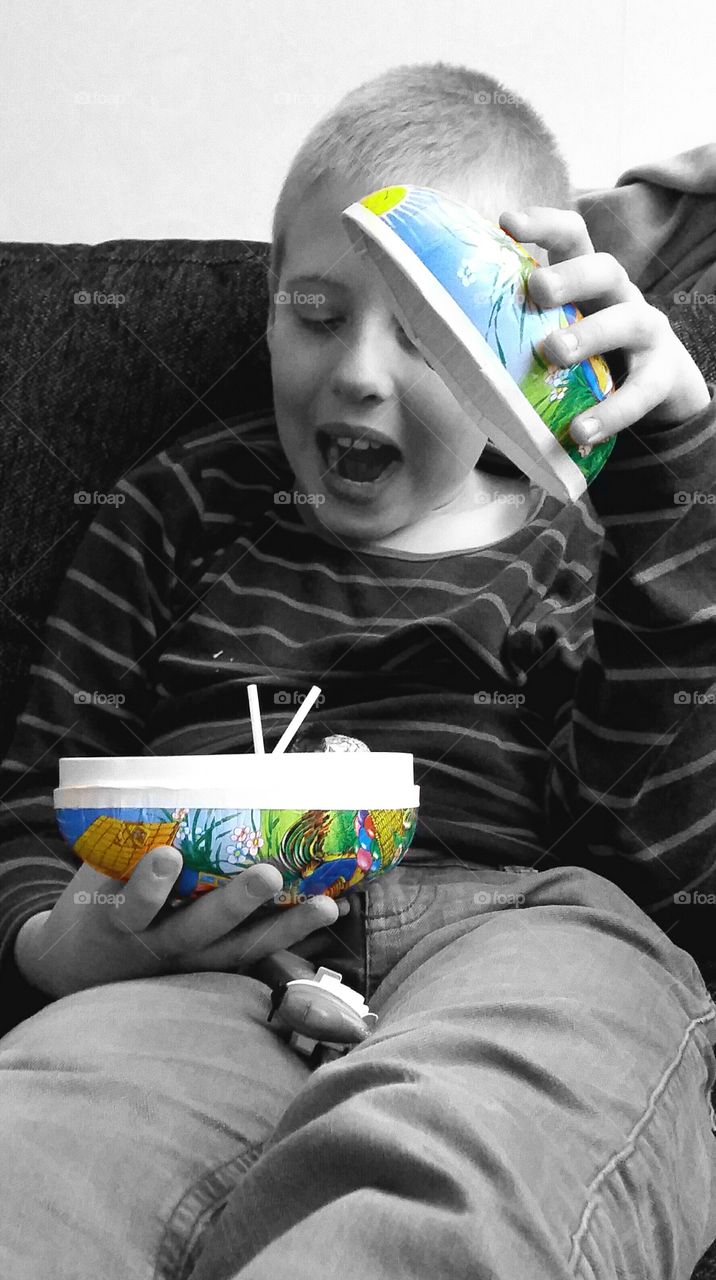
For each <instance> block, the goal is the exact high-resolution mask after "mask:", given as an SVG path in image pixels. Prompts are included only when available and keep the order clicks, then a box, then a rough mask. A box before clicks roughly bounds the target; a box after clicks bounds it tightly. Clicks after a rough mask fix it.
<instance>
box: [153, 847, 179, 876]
mask: <svg viewBox="0 0 716 1280" xmlns="http://www.w3.org/2000/svg"><path fill="white" fill-rule="evenodd" d="M176 869H177V860H176V858H173V857H172V855H171V854H170V853H157V854H155V856H154V857H153V858H152V871H153V872H154V874H155V876H156V877H157V879H163V878H164V876H171V875H174V874H175V873H176Z"/></svg>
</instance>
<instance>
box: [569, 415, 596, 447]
mask: <svg viewBox="0 0 716 1280" xmlns="http://www.w3.org/2000/svg"><path fill="white" fill-rule="evenodd" d="M601 430H602V428H601V424H600V423H599V422H598V421H597V419H596V418H581V419H580V421H579V422H573V423H572V425H571V427H570V428H569V433H570V435H571V437H572V439H573V440H576V441H577V444H589V443H590V442H592V441H594V440H596V438H597V436H599V435H601Z"/></svg>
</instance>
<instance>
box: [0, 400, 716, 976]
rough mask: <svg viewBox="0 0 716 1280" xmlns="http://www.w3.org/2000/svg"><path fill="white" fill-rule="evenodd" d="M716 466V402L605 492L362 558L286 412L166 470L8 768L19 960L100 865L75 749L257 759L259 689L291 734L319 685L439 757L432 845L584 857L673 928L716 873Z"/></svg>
mask: <svg viewBox="0 0 716 1280" xmlns="http://www.w3.org/2000/svg"><path fill="white" fill-rule="evenodd" d="M710 390H711V393H712V396H713V392H714V388H713V387H710ZM712 474H716V418H715V415H714V410H713V405H712V406H710V407H709V409H708V410H706V411H704V413H703V414H701V415H699V416H698V418H697V419H694V420H692V421H691V422H689V423H683V424H680V425H678V426H673V427H671V428H668V429H666V428H665V429H662V430H660V431H659V433H658V434H656V433H653V432H652V433H650V435H649V439H648V446H647V444H646V441H645V442H644V443H643V444H642V442H641V441H640V439H639V435H638V432H636V431H632V432H625V433H624V435H623V437H622V438H620V439H619V441H618V443H617V446H616V448H615V450H614V454H613V456H612V459H611V460H610V463H609V464H608V466H607V467H606V468H605V469H604V471H603V472H602V473H601V474H600V476H599V477H598V478H597V480H595V481H594V483H593V484H592V485H591V486H590V489H589V490H588V492H587V494H585V495H584V496H583V497H582V498H581V499H580V500H579V501H578V502H576V503H573V504H566V505H563V504H561V503H558V502H557V501H556V500H554V499H551V498H549V497H547V496H545V498H544V501H543V502H542V503H541V505H540V506H539V508H538V511H537V513H536V515H535V516H534V517H533V519H532V520H531V521H530V522H529V523H528V524H527V525H526V526H525V527H524V528H523V529H520V530H518V531H517V532H516V533H514V534H513V535H511V537H510V538H508V539H505V540H503V541H502V542H501V543H499V544H498V545H496V546H494V547H484V548H481V549H476V550H468V551H462V552H456V553H444V554H441V555H437V556H427V555H408V554H403V553H391V552H384V553H380V554H378V553H375V552H364V551H361V552H360V553H358V552H354V551H352V550H351V549H350V548H348V547H344V546H342V545H340V543H337V544H334V543H333V542H330V541H328V540H325V539H323V538H321V537H320V536H319V535H318V534H317V533H316V532H315V530H314V529H313V528H312V527H309V525H308V524H307V523H305V522H304V520H303V519H302V517H301V511H300V505H299V503H297V502H295V501H291V502H285V501H283V500H281V501H279V502H278V503H276V502H274V497H275V495H276V493H277V492H279V491H282V492H283V493H284V494H285V493H291V494H293V477H292V474H291V471H290V468H289V466H288V463H287V461H286V459H285V457H284V455H283V453H282V451H281V448H280V445H279V443H278V438H277V433H276V427H275V421H274V419H273V415H272V414H271V413H268V412H267V413H264V414H261V415H258V414H257V415H243V416H242V417H241V418H237V419H233V420H231V421H230V422H227V423H226V424H224V425H217V426H212V427H210V428H206V427H205V428H202V429H200V430H197V431H195V432H193V433H192V434H191V435H189V436H187V437H185V438H184V439H183V440H181V441H179V442H177V443H176V444H174V445H172V446H171V447H170V448H167V449H165V450H162V451H161V452H160V453H159V454H157V455H156V456H155V457H153V458H151V459H149V460H147V461H146V462H144V463H142V464H141V465H140V466H139V467H137V468H136V469H135V470H134V471H133V472H130V473H129V475H128V476H126V477H124V478H123V479H122V480H121V481H119V483H118V486H117V489H118V491H121V492H122V493H123V494H124V498H125V501H124V503H123V504H122V505H117V506H112V505H110V504H107V505H106V506H105V507H103V508H102V510H101V511H100V513H99V514H98V515H97V517H96V518H95V520H94V521H93V522H92V524H91V525H90V527H89V529H88V531H87V533H86V535H85V538H84V540H83V542H82V544H81V545H80V548H79V550H78V552H77V553H76V556H75V558H74V560H73V563H72V565H71V567H70V569H69V571H68V573H67V576H66V579H65V581H64V583H63V584H62V587H61V590H60V592H59V596H58V598H57V599H56V601H55V604H54V607H53V611H52V614H51V615H50V617H49V618H48V619H47V623H46V626H45V633H44V641H45V647H44V648H43V650H42V652H41V655H40V658H39V660H38V661H37V662H36V663H35V665H34V666H33V667H32V685H31V694H30V698H29V702H28V705H27V706H26V707H25V708H24V709H23V711H22V713H21V714H20V715H19V717H18V720H17V723H16V726H15V735H14V738H13V741H12V743H11V745H10V747H9V749H8V754H7V757H6V759H5V760H4V761H3V762H2V767H1V768H0V966H2V965H8V966H9V965H11V949H12V942H13V940H14V936H15V934H16V932H17V929H18V928H19V925H20V923H21V922H22V920H23V919H26V918H27V917H28V915H29V914H32V911H33V910H34V909H37V910H40V909H45V906H46V905H47V904H48V902H49V903H51V901H52V900H54V898H56V896H57V895H58V894H59V893H60V892H61V889H62V887H63V885H64V884H66V883H68V881H69V879H70V878H71V876H72V874H73V872H74V869H75V868H76V866H77V860H76V858H75V856H74V855H73V854H72V853H71V852H70V851H69V850H67V849H66V848H65V846H64V845H63V843H62V841H61V839H60V838H59V836H58V833H57V830H56V827H55V824H54V817H53V813H52V791H53V789H54V787H55V786H56V785H57V766H58V760H59V758H60V757H62V756H72V755H152V754H156V755H172V754H175V755H184V754H188V753H192V752H195V753H197V754H204V755H205V754H220V753H224V752H235V753H239V754H240V753H243V752H245V751H249V750H251V749H252V734H251V725H250V718H249V714H248V701H247V694H246V688H247V684H248V683H250V682H253V683H256V684H257V685H258V689H259V698H260V703H261V709H262V721H263V730H264V737H265V740H266V747H267V750H270V749H271V747H272V746H273V745H274V744H275V742H276V741H277V740H278V738H279V737H280V736H281V734H282V733H283V731H284V729H285V728H286V726H287V725H288V724H289V722H290V721H291V719H292V718H293V716H294V714H295V711H296V709H297V706H298V701H297V696H298V695H303V694H305V693H306V692H307V691H308V689H309V688H310V686H311V685H312V684H318V685H319V686H320V688H321V691H322V699H321V702H320V704H319V706H317V707H315V708H314V710H313V711H312V713H311V715H310V717H309V719H310V721H311V722H312V723H314V724H316V725H320V726H321V728H323V729H324V730H325V732H326V733H329V732H341V733H347V734H350V735H352V736H354V737H357V738H360V739H362V740H363V741H364V742H365V743H366V744H367V745H368V746H369V747H370V748H371V749H372V750H381V751H408V752H411V753H412V754H413V757H414V764H415V780H416V782H417V783H418V785H419V786H420V788H421V808H420V814H419V822H418V829H417V832H416V837H415V841H414V844H413V846H412V848H411V850H410V851H409V853H408V855H407V856H408V858H409V859H410V858H411V856H413V857H415V858H416V859H418V858H420V857H421V856H422V857H428V856H429V857H430V858H442V859H444V860H446V861H449V860H451V859H454V860H457V861H459V862H461V863H471V862H472V863H486V864H490V865H503V864H510V865H515V864H520V863H522V864H523V865H536V866H538V867H540V868H545V869H546V868H547V867H549V866H552V865H556V864H559V863H576V864H578V865H584V866H588V867H591V868H592V869H594V870H597V871H598V872H599V874H602V875H606V876H609V877H610V878H612V879H614V880H615V882H616V883H618V884H621V885H622V887H623V888H625V889H626V891H627V892H629V893H630V894H631V895H632V896H633V897H634V898H635V899H636V900H637V901H639V902H640V903H641V904H642V905H643V906H644V907H645V908H646V909H647V910H650V911H652V912H653V913H654V914H655V915H656V916H657V918H659V919H660V920H670V919H671V915H670V914H669V913H670V912H671V911H672V907H673V897H674V894H675V893H678V891H679V890H681V889H685V890H688V889H689V888H690V887H694V886H698V887H699V888H700V889H702V890H703V889H704V887H706V888H708V887H709V886H711V887H716V886H714V885H713V879H714V877H713V865H714V861H716V839H715V836H716V819H715V818H714V800H713V796H714V795H715V794H716V697H712V698H711V700H709V691H710V690H711V689H712V687H713V689H714V690H716V606H714V605H713V585H714V582H716V515H715V514H714V505H713V504H709V503H706V502H701V503H697V502H693V503H690V504H688V506H686V507H684V506H681V505H679V503H678V502H675V499H674V493H675V492H676V491H678V490H686V491H692V490H698V489H699V488H700V485H701V484H702V483H703V477H704V476H707V475H712ZM78 694H83V695H85V696H84V697H81V698H80V699H79V700H78V696H77V695H78ZM38 903H44V904H45V906H43V907H39V906H37V904H38ZM682 914H683V913H682ZM695 918H696V917H695V915H694V921H695ZM689 927H691V925H690V921H689ZM695 927H696V926H695V924H694V929H695ZM687 933H688V929H687ZM671 936H674V935H673V933H672V935H671ZM694 936H695V935H694ZM682 945H687V946H688V945H689V944H688V939H687V940H686V941H685V942H683V943H682ZM694 945H696V944H694Z"/></svg>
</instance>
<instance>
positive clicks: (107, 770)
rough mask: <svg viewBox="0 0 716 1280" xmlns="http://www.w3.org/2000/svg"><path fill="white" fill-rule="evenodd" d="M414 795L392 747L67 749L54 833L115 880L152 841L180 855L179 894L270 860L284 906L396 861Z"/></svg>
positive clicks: (408, 758)
mask: <svg viewBox="0 0 716 1280" xmlns="http://www.w3.org/2000/svg"><path fill="white" fill-rule="evenodd" d="M202 779H203V781H202ZM419 798H420V788H419V787H417V786H415V785H414V782H413V757H412V755H411V754H409V753H403V752H390V751H376V752H366V753H365V754H360V755H345V754H335V755H332V754H296V755H292V754H282V755H264V756H256V755H250V754H246V755H221V756H161V757H146V756H137V757H131V756H130V757H76V758H67V759H62V760H60V775H59V787H58V788H57V789H56V790H55V792H54V804H55V812H56V818H57V824H58V826H59V829H60V832H61V833H62V836H63V838H64V840H65V841H66V842H67V844H68V845H69V846H70V848H71V849H72V850H73V851H74V852H75V853H76V854H77V855H78V856H79V857H80V858H82V859H83V861H84V862H87V863H89V865H90V866H92V867H94V868H95V870H97V871H100V872H102V873H103V874H104V875H106V876H109V877H110V878H111V879H113V880H128V879H129V877H130V875H131V873H132V871H133V869H134V867H135V866H136V865H137V863H138V862H139V861H140V859H141V858H143V857H144V855H145V854H146V853H149V851H150V849H155V848H156V847H157V846H158V845H173V846H174V847H175V848H176V849H178V850H179V852H180V853H181V855H182V859H183V862H184V866H183V869H182V872H181V874H180V876H179V879H178V880H177V882H176V885H175V887H174V890H173V893H174V895H175V896H177V897H181V898H196V897H197V896H198V895H199V894H201V893H204V892H206V891H207V890H210V889H214V888H216V887H218V886H219V885H221V884H224V883H225V882H226V881H227V880H228V879H229V878H230V877H231V876H232V875H236V874H237V872H239V871H243V870H244V869H245V868H246V867H250V866H253V864H254V863H256V862H265V861H268V860H271V861H272V862H273V863H274V865H276V866H277V867H278V869H279V870H280V871H281V874H282V875H283V890H282V891H281V892H280V893H279V894H277V895H276V897H275V898H274V902H275V903H276V905H277V906H289V907H290V906H295V905H296V904H297V903H299V902H302V901H304V900H305V899H306V898H309V897H314V896H315V895H316V894H325V895H327V896H328V897H333V898H337V897H339V896H340V895H341V894H344V893H346V892H347V891H348V890H350V889H353V888H354V887H355V886H356V885H358V884H361V883H362V882H363V881H366V880H372V879H374V878H375V876H379V875H382V874H383V873H384V872H386V871H389V870H390V869H391V868H392V867H395V866H397V865H398V863H399V862H400V861H401V859H402V858H403V857H404V856H405V853H406V851H407V849H408V848H409V846H410V844H411V841H412V839H413V836H414V833H415V827H416V823H417V816H418V804H419Z"/></svg>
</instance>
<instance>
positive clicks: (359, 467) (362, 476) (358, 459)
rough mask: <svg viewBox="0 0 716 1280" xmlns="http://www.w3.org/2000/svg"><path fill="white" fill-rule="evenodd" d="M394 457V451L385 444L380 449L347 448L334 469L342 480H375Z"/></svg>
mask: <svg viewBox="0 0 716 1280" xmlns="http://www.w3.org/2000/svg"><path fill="white" fill-rule="evenodd" d="M394 458H395V453H394V451H393V450H392V449H389V448H388V447H387V445H386V446H385V447H382V446H381V448H380V449H364V450H363V451H362V452H360V453H359V451H358V450H357V449H349V450H348V452H347V453H345V454H343V456H342V457H340V458H339V459H338V461H337V462H336V471H337V472H338V474H339V476H343V479H344V480H357V481H361V480H362V481H369V480H377V479H378V477H379V476H381V475H382V474H383V472H384V471H385V469H386V467H387V466H389V464H390V463H391V462H392V461H393V459H394Z"/></svg>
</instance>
